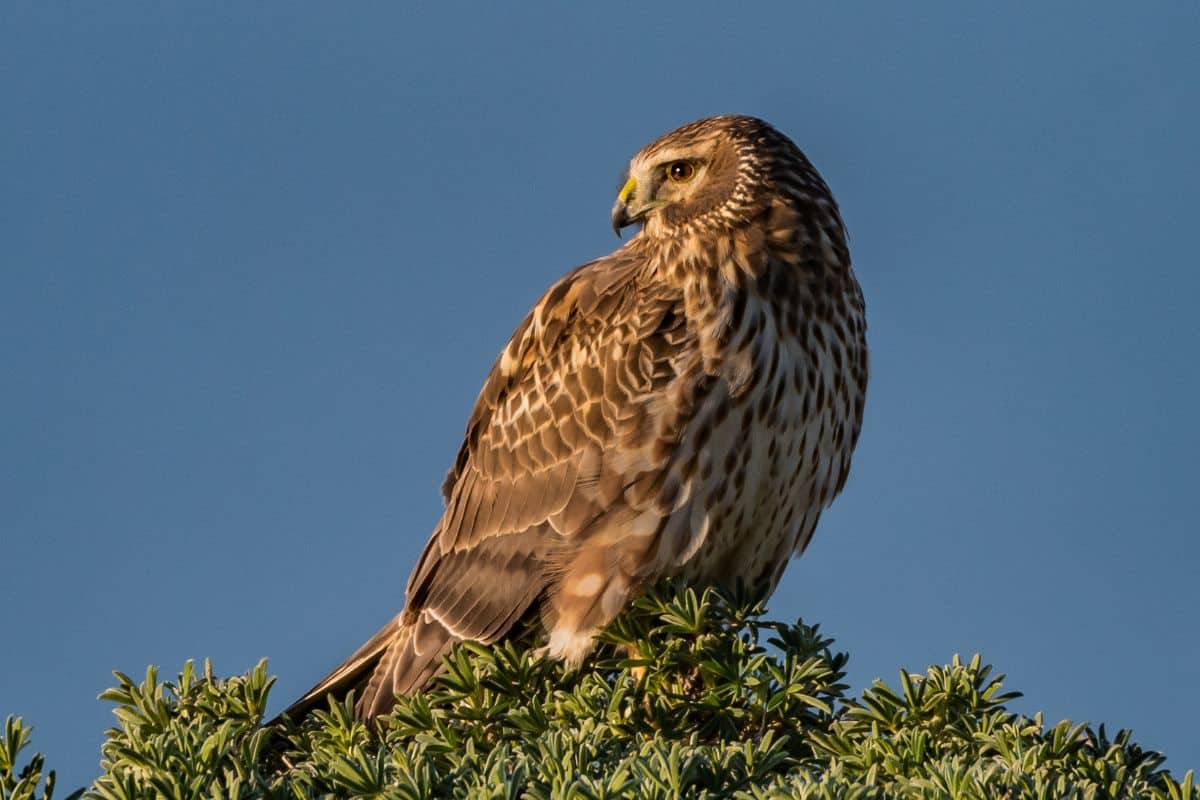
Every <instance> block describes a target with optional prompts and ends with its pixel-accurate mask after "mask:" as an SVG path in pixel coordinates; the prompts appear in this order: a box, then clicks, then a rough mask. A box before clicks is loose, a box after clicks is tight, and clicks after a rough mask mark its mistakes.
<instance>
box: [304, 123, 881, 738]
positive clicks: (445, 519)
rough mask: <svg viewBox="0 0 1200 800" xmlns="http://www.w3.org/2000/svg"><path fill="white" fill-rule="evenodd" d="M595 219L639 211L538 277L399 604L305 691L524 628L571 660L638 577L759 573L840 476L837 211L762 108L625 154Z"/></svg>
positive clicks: (851, 328) (313, 700)
mask: <svg viewBox="0 0 1200 800" xmlns="http://www.w3.org/2000/svg"><path fill="white" fill-rule="evenodd" d="M627 177H628V179H629V180H628V181H627V183H626V184H625V187H624V188H623V189H622V191H621V195H620V197H619V198H618V201H617V204H616V206H614V209H613V225H614V227H616V228H618V229H619V228H621V227H624V226H626V225H629V224H632V223H635V222H639V223H642V226H643V227H642V230H641V231H640V232H639V233H638V234H637V235H636V236H634V237H633V238H632V239H631V240H630V241H629V242H628V243H627V244H626V245H625V246H624V247H622V248H620V249H619V250H617V251H616V252H614V253H612V254H611V255H608V256H605V257H604V258H601V259H598V260H596V261H593V262H591V263H589V264H585V265H583V266H581V267H579V268H578V269H575V270H574V271H572V272H570V273H568V274H567V275H566V276H565V277H563V278H562V279H561V280H559V281H558V282H557V283H555V284H554V285H553V286H552V287H551V288H550V290H549V291H547V292H546V294H545V295H544V296H543V297H542V298H541V299H540V300H539V301H538V303H537V304H536V305H535V306H534V308H533V310H532V311H531V312H530V313H529V315H528V316H527V317H526V318H525V319H524V320H523V321H522V322H521V324H520V325H519V326H518V327H517V330H516V332H515V333H514V334H513V336H512V339H511V340H510V341H509V343H508V345H507V346H506V347H505V348H504V351H503V352H502V353H501V354H500V357H499V359H498V360H497V361H496V363H495V365H494V366H493V367H492V370H491V373H490V374H489V375H488V377H487V380H486V382H485V383H484V386H483V389H482V391H481V392H480V394H479V398H478V400H477V401H476V403H475V407H474V410H473V412H472V413H471V417H470V420H469V422H468V423H467V431H466V435H465V437H464V439H463V443H462V446H461V448H460V449H459V452H458V457H457V458H456V459H455V462H454V465H453V467H452V468H451V469H450V473H449V475H448V476H447V478H446V481H445V485H444V486H443V494H444V496H445V501H446V510H445V513H444V514H443V516H442V518H441V521H440V522H439V523H438V525H437V527H436V528H435V529H434V532H433V535H432V536H431V538H430V540H429V543H428V544H427V545H426V547H425V550H424V552H423V553H422V555H421V558H420V560H419V561H418V562H417V565H416V568H415V569H414V570H413V573H412V575H411V577H410V578H409V582H408V589H407V595H406V605H405V608H404V610H403V611H401V612H400V614H399V615H398V616H397V617H396V618H395V619H393V620H392V621H391V622H390V623H388V625H386V626H385V627H384V628H383V629H382V630H381V631H380V632H379V633H378V634H376V635H375V636H374V637H373V638H372V639H371V640H370V641H369V642H367V643H366V644H365V645H363V647H362V648H361V649H360V650H359V651H358V652H357V653H355V654H354V655H353V656H351V657H350V659H349V660H347V661H346V662H345V663H344V664H343V665H342V666H340V667H338V668H337V669H336V670H334V671H333V673H331V674H330V675H329V676H328V677H327V678H326V679H325V680H323V681H321V682H320V683H318V684H317V685H316V686H315V687H314V688H313V689H312V690H311V691H309V692H308V693H307V694H306V695H305V696H304V697H302V698H301V699H300V700H299V701H298V702H297V703H296V704H295V705H294V706H292V708H291V709H289V713H292V714H296V713H298V712H303V711H305V710H307V709H309V708H311V707H312V706H313V705H315V704H318V703H322V702H323V699H324V697H325V695H326V693H327V692H332V693H335V694H339V695H340V694H344V693H345V692H346V691H347V690H349V689H352V688H353V689H356V690H357V697H358V700H357V707H356V708H357V712H358V714H359V715H360V716H361V717H364V718H371V717H374V716H376V715H378V714H380V713H385V712H387V711H389V710H390V709H391V706H392V703H393V698H394V696H395V694H397V693H408V692H412V691H415V690H419V689H420V688H422V687H423V686H424V685H425V684H426V683H427V682H428V681H429V680H430V678H431V677H432V676H433V675H434V674H435V673H436V672H437V671H438V670H439V669H440V666H441V658H442V656H444V655H445V654H446V653H448V652H449V649H450V647H451V646H452V645H453V644H454V643H455V642H456V641H459V640H463V639H473V640H478V641H482V642H494V641H497V640H498V639H501V638H502V637H504V636H505V634H506V633H508V632H509V631H510V630H512V629H513V628H514V626H515V625H517V624H518V623H519V622H521V621H523V620H525V621H537V620H540V622H541V623H542V624H543V625H544V626H545V628H546V630H547V631H548V633H549V641H548V644H547V645H546V648H545V653H546V655H548V656H549V657H553V658H559V659H565V660H567V661H568V662H578V661H579V660H580V659H582V658H583V657H584V656H585V655H586V654H587V652H588V651H589V650H590V649H591V647H592V637H593V636H594V634H595V633H596V632H597V631H599V630H600V629H601V628H602V627H603V626H604V625H605V624H607V623H608V622H609V621H611V620H612V619H613V617H614V616H616V614H617V613H618V612H619V611H620V610H621V609H622V608H623V607H624V606H625V604H626V603H627V602H628V601H629V600H630V598H631V597H633V596H635V595H636V593H637V592H638V591H639V590H640V589H641V588H642V587H644V586H646V585H647V584H648V583H651V582H654V581H656V580H657V579H659V578H662V577H666V576H682V577H683V578H684V579H685V580H687V581H690V582H693V583H695V584H698V585H699V584H709V583H721V584H725V585H730V586H732V585H733V584H735V583H736V582H738V581H742V582H745V583H746V584H748V585H749V586H751V587H752V588H754V589H756V590H758V591H759V592H762V593H763V594H767V593H770V592H771V591H773V590H774V588H775V586H776V584H777V583H778V582H779V578H780V576H781V575H782V573H783V569H784V566H785V565H786V563H787V561H788V559H789V558H790V556H791V555H792V554H799V553H800V552H802V551H803V550H804V548H805V547H806V546H807V544H808V542H809V539H810V538H811V536H812V533H813V529H814V528H815V526H816V524H817V519H818V517H819V516H820V514H821V511H822V510H823V509H824V508H826V507H827V506H828V505H829V503H830V502H831V501H832V500H833V498H834V496H835V495H836V494H837V493H838V492H839V491H840V490H841V488H842V485H843V484H844V483H845V481H846V475H847V472H848V471H849V469H850V457H851V453H852V451H853V449H854V444H855V441H856V440H857V438H858V433H859V428H860V425H861V421H862V411H863V400H864V394H865V391H866V385H867V346H866V339H865V332H866V320H865V316H864V308H863V299H862V293H861V291H860V289H859V286H858V283H857V281H856V280H855V278H854V273H853V271H852V270H851V267H850V254H849V251H848V249H847V246H846V237H845V230H844V228H843V225H842V221H841V218H840V216H839V213H838V209H837V205H836V204H835V203H834V200H833V197H832V196H831V195H830V193H829V189H828V188H827V187H826V185H825V183H824V182H823V181H822V180H821V178H820V176H819V175H818V174H817V172H816V170H815V169H814V168H813V167H812V165H811V164H809V162H808V160H807V159H806V158H805V157H804V155H803V154H802V153H801V152H800V150H799V149H798V148H797V147H796V146H795V145H794V144H792V142H791V141H790V140H788V139H787V138H786V137H785V136H783V135H782V134H780V133H779V132H777V131H776V130H775V129H774V128H772V127H771V126H769V125H767V124H766V123H765V122H762V121H761V120H758V119H754V118H751V117H740V116H725V117H713V118H710V119H704V120H700V121H698V122H694V123H692V124H690V125H685V126H684V127H682V128H679V129H677V130H675V131H673V132H671V133H669V134H667V135H665V136H663V137H662V138H660V139H658V140H657V141H655V142H653V143H651V144H650V145H648V146H647V147H645V148H644V149H643V150H642V151H641V152H639V153H638V154H637V155H636V156H635V157H634V158H633V159H632V161H631V162H630V166H629V172H628V176H627Z"/></svg>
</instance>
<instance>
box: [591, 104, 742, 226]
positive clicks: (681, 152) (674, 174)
mask: <svg viewBox="0 0 1200 800" xmlns="http://www.w3.org/2000/svg"><path fill="white" fill-rule="evenodd" d="M725 119H729V118H721V117H716V118H713V119H709V120H703V121H702V122H700V123H693V124H691V125H685V126H684V127H682V128H679V129H678V130H675V131H672V132H671V133H668V134H667V135H666V136H663V137H662V138H660V139H658V140H657V141H655V142H653V143H651V144H649V145H647V146H646V147H645V148H643V149H642V150H641V152H639V153H638V154H637V155H636V156H634V157H633V159H632V160H631V161H630V162H629V170H628V172H627V176H628V177H627V179H626V180H625V183H624V185H623V186H622V187H621V191H620V193H619V194H618V195H617V200H616V203H614V204H613V208H612V225H613V230H614V231H615V232H616V233H617V235H618V236H620V235H621V229H622V228H625V227H627V226H629V225H633V224H635V223H639V222H640V223H644V224H645V225H646V227H647V229H648V230H649V229H650V228H651V227H653V228H654V229H655V230H656V231H660V232H666V231H670V230H673V229H676V228H678V227H679V226H680V224H681V223H684V222H686V221H688V220H693V219H696V218H698V217H701V216H703V215H706V214H709V213H710V212H713V211H715V210H718V209H720V208H721V207H722V206H724V205H725V204H726V203H727V201H728V200H729V199H730V197H731V195H732V194H733V192H734V190H735V189H736V187H737V186H738V183H739V177H740V175H741V174H742V171H743V170H742V167H744V159H742V158H740V149H741V142H740V141H739V139H738V137H737V136H735V135H734V134H735V130H734V129H733V128H732V127H731V126H730V125H729V124H722V120H725ZM732 119H734V120H736V119H740V118H732Z"/></svg>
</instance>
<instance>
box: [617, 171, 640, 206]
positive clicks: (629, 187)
mask: <svg viewBox="0 0 1200 800" xmlns="http://www.w3.org/2000/svg"><path fill="white" fill-rule="evenodd" d="M635 189H637V178H634V177H630V178H629V180H627V181H625V185H624V186H622V187H621V193H620V194H618V195H617V199H618V200H620V201H621V202H622V203H628V202H629V198H630V197H632V196H633V192H634V190H635Z"/></svg>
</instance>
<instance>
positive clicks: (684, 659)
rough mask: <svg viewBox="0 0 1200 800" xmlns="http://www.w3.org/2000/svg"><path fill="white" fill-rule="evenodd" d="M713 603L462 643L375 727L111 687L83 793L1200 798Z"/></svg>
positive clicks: (986, 679)
mask: <svg viewBox="0 0 1200 800" xmlns="http://www.w3.org/2000/svg"><path fill="white" fill-rule="evenodd" d="M761 614H762V608H761V607H760V606H758V605H755V604H753V603H750V602H748V601H746V600H744V599H740V598H732V599H731V598H728V597H726V596H723V595H721V594H719V593H717V592H715V591H708V592H705V593H703V594H697V593H695V592H693V591H691V590H686V589H685V590H682V591H673V590H671V589H670V588H666V589H662V590H659V591H657V592H654V593H652V594H651V595H649V596H647V597H645V598H643V599H642V600H640V601H638V602H637V603H636V604H635V605H634V606H633V607H632V608H631V609H630V610H629V611H628V612H627V613H626V614H624V615H623V616H622V617H621V618H619V619H618V620H617V622H615V623H614V624H613V625H612V626H611V628H610V630H608V631H607V632H606V633H605V634H604V635H603V646H602V647H601V648H600V649H599V651H598V652H597V654H596V656H595V657H593V658H592V659H590V660H589V661H588V662H587V663H585V665H584V666H583V667H581V668H580V669H578V670H575V671H565V670H564V669H563V668H562V667H561V666H560V665H559V664H556V663H551V662H547V661H544V660H539V659H538V658H536V657H535V656H534V655H533V653H534V651H535V649H536V647H535V645H536V642H534V641H532V639H531V637H530V636H525V637H522V638H518V639H516V640H514V641H509V642H506V643H503V644H500V645H496V646H493V647H483V646H480V645H477V644H472V643H467V644H463V645H462V646H460V647H458V648H457V649H456V650H455V651H454V652H453V653H452V655H451V656H450V657H449V658H448V659H447V669H446V671H445V674H444V675H443V676H442V677H441V678H440V679H439V680H438V682H437V684H436V685H435V686H434V687H433V688H432V689H431V690H429V691H427V692H424V693H422V694H420V695H416V696H414V697H408V698H402V699H401V700H400V701H399V703H398V704H397V706H396V708H395V711H394V712H393V713H392V714H391V715H390V716H389V717H386V718H383V719H382V720H381V723H380V725H379V726H378V728H373V727H370V726H368V725H364V724H363V723H361V722H358V721H356V720H354V718H353V715H352V713H351V709H352V702H353V701H352V699H345V700H343V701H342V702H337V703H332V704H331V706H330V708H329V710H328V711H322V712H317V713H315V714H313V715H312V716H311V717H310V718H309V719H307V720H303V721H301V722H299V723H292V722H288V721H285V722H279V723H274V724H267V725H265V726H264V725H263V724H262V720H263V715H264V712H265V710H266V706H267V696H268V692H269V690H270V688H271V684H272V683H273V681H274V679H273V678H270V677H268V675H267V670H266V665H265V663H260V664H259V665H258V666H257V667H255V668H254V669H253V670H252V671H251V672H249V673H248V674H245V675H242V676H238V677H232V678H226V679H221V678H218V677H216V676H215V675H214V674H213V670H212V667H211V665H209V664H207V663H206V664H205V666H204V669H203V671H202V673H197V672H196V670H195V669H194V667H193V665H192V664H191V663H190V662H189V663H188V664H186V665H185V666H184V668H183V671H182V672H181V673H180V674H179V676H178V678H177V679H176V680H175V681H173V682H162V681H160V680H159V679H158V675H157V673H156V671H155V670H154V669H153V668H151V669H150V670H148V671H147V673H146V677H145V679H144V680H143V681H141V682H137V681H134V680H133V679H131V678H129V677H127V676H125V675H122V674H120V673H118V674H117V679H118V682H119V685H118V686H116V687H115V688H113V689H110V690H108V691H107V692H105V693H104V694H103V695H101V697H102V698H103V699H105V700H109V701H111V702H113V703H115V705H116V709H115V713H116V717H117V722H118V727H116V728H113V729H111V730H109V731H108V735H107V740H106V742H105V744H104V745H103V748H102V753H103V760H102V769H103V774H102V775H101V777H100V778H99V779H98V780H97V781H96V783H95V784H94V785H93V786H91V787H90V788H88V789H87V790H86V792H85V796H86V797H88V798H104V799H105V800H126V799H127V798H142V797H148V796H160V797H167V798H190V797H201V796H202V797H214V798H258V797H267V798H310V797H312V798H315V797H328V796H337V797H342V796H347V797H348V796H370V797H380V798H427V797H463V798H468V797H469V798H513V800H515V799H516V798H581V799H583V798H597V799H598V798H618V797H637V798H676V797H695V798H718V797H731V798H746V799H747V800H750V799H759V798H763V799H765V798H790V797H799V798H862V799H863V800H866V799H867V798H914V800H915V799H916V798H1079V799H1080V800H1083V799H1084V798H1089V799H1090V798H1096V799H1097V800H1099V799H1100V798H1135V797H1136V798H1161V799H1162V800H1185V799H1186V800H1200V791H1197V789H1196V788H1194V787H1193V783H1192V773H1191V772H1188V773H1187V775H1186V776H1185V777H1184V779H1183V781H1182V782H1177V781H1176V780H1175V779H1174V778H1173V777H1172V776H1171V775H1170V774H1169V773H1167V772H1166V771H1165V770H1163V769H1161V765H1162V763H1163V761H1164V758H1163V756H1161V755H1160V754H1158V753H1155V752H1152V751H1148V750H1143V749H1142V748H1140V747H1138V746H1137V745H1136V744H1135V743H1133V742H1132V741H1131V738H1130V735H1129V733H1128V732H1127V731H1120V732H1118V733H1117V734H1116V735H1115V736H1112V737H1111V738H1110V737H1109V736H1108V734H1107V733H1106V732H1105V729H1104V727H1103V726H1101V727H1100V728H1099V729H1093V728H1090V727H1088V726H1086V725H1072V724H1071V723H1069V722H1060V723H1059V724H1057V725H1054V726H1053V727H1046V725H1045V724H1044V723H1043V721H1042V718H1041V715H1040V714H1039V715H1037V716H1035V717H1033V718H1028V717H1024V716H1019V715H1015V714H1012V713H1010V712H1009V711H1007V710H1006V708H1005V703H1006V702H1008V701H1009V700H1011V699H1013V698H1014V697H1017V696H1018V694H1017V693H1013V692H1009V693H1005V692H1003V691H1002V689H1001V679H1002V676H1000V675H996V674H994V673H993V671H992V669H991V667H989V666H986V665H984V664H983V663H982V661H981V660H980V658H979V657H978V656H975V657H974V658H972V659H971V660H970V661H968V662H963V661H962V660H960V659H959V658H958V657H955V658H954V659H953V661H952V662H951V663H950V664H948V665H945V666H940V667H930V668H929V670H928V671H927V672H926V673H925V674H924V675H917V674H912V673H909V672H905V671H901V672H900V681H899V687H898V688H895V689H894V688H892V687H890V686H888V685H886V684H884V683H882V682H879V681H877V682H876V683H875V684H874V685H873V686H872V687H871V688H869V689H867V690H865V691H864V692H863V693H862V695H861V697H858V698H852V697H848V696H847V695H846V689H847V687H846V685H845V684H844V683H842V681H843V679H844V676H845V672H844V668H845V664H846V656H845V655H844V654H842V653H837V652H835V651H834V650H832V649H831V646H832V644H833V642H832V640H831V639H829V638H827V637H825V636H824V635H822V634H821V632H820V631H819V629H818V627H817V626H809V625H805V624H803V623H801V622H797V623H795V624H788V623H780V622H772V621H768V620H764V619H763V618H762V616H761ZM27 739H28V729H27V728H25V727H23V725H22V724H21V722H20V720H14V719H12V718H9V720H8V722H7V724H6V731H5V740H4V743H3V748H2V749H0V800H9V799H10V798H12V800H17V799H18V798H20V799H21V800H25V798H30V799H32V798H35V797H40V798H46V800H49V798H50V796H51V793H52V789H53V773H49V774H48V775H47V776H46V780H45V781H44V783H43V784H42V794H40V795H39V794H37V793H36V792H37V789H38V785H39V781H40V779H41V776H42V774H43V761H42V758H41V756H34V757H33V759H31V761H30V762H29V764H28V765H27V766H26V767H25V768H24V769H23V770H22V771H21V772H20V773H17V772H16V759H17V754H18V751H20V750H21V749H22V748H23V747H24V746H25V744H26V743H27Z"/></svg>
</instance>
